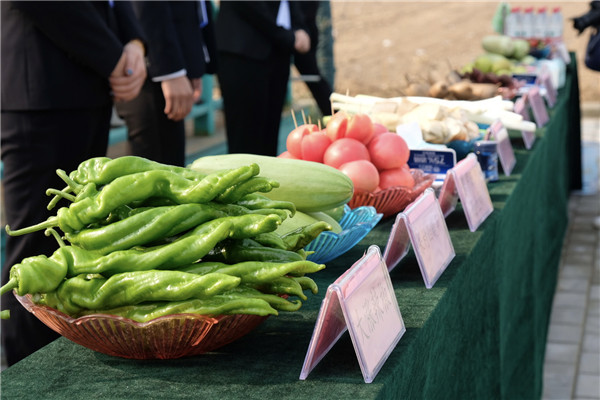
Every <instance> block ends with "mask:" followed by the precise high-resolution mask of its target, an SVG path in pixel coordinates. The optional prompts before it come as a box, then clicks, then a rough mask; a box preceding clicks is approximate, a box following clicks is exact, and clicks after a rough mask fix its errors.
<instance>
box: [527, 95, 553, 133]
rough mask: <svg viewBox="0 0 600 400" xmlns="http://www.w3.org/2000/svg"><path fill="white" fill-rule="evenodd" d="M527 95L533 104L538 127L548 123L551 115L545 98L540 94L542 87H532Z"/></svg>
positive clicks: (532, 107) (532, 108)
mask: <svg viewBox="0 0 600 400" xmlns="http://www.w3.org/2000/svg"><path fill="white" fill-rule="evenodd" d="M527 95H528V96H527V99H528V100H529V104H530V105H531V110H532V111H533V117H534V118H535V123H536V124H537V126H538V127H542V126H544V125H546V124H547V123H548V121H549V119H550V117H549V116H548V110H546V104H544V99H543V98H542V95H541V94H540V88H539V87H538V86H534V87H532V88H531V89H530V90H529V92H527Z"/></svg>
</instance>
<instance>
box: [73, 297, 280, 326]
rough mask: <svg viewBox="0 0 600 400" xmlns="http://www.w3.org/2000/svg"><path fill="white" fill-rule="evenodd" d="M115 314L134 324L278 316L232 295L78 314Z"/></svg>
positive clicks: (266, 306)
mask: <svg viewBox="0 0 600 400" xmlns="http://www.w3.org/2000/svg"><path fill="white" fill-rule="evenodd" d="M92 314H109V315H118V316H121V317H124V318H128V319H131V320H133V321H137V322H148V321H151V320H153V319H156V318H158V317H163V316H165V315H173V314H199V315H206V316H217V315H222V314H252V315H260V316H267V315H277V314H278V313H277V310H275V309H274V308H273V307H271V305H270V304H269V303H268V302H267V301H265V300H263V299H260V298H249V297H246V296H239V297H237V298H236V297H233V296H231V295H227V296H221V295H215V296H212V297H211V298H208V299H191V300H184V301H173V302H152V303H142V304H136V305H131V306H123V307H118V308H112V309H102V310H83V311H82V312H81V313H79V315H92Z"/></svg>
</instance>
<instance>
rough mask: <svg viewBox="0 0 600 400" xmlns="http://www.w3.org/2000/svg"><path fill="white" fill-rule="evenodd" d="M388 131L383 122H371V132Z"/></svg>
mask: <svg viewBox="0 0 600 400" xmlns="http://www.w3.org/2000/svg"><path fill="white" fill-rule="evenodd" d="M383 132H389V130H388V128H386V126H385V125H384V124H380V123H379V122H373V134H378V133H383Z"/></svg>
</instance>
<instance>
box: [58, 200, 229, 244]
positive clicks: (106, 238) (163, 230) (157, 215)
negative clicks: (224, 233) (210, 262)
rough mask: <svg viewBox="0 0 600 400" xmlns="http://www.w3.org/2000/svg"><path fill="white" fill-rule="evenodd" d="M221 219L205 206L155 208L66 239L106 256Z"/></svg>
mask: <svg viewBox="0 0 600 400" xmlns="http://www.w3.org/2000/svg"><path fill="white" fill-rule="evenodd" d="M224 216H226V214H225V213H224V212H222V211H218V210H216V209H215V208H214V207H212V206H211V205H208V204H181V205H177V206H166V207H155V208H148V209H144V210H142V211H141V212H139V213H134V214H133V215H131V216H129V217H127V218H125V219H122V220H120V221H117V222H114V223H112V224H109V225H106V226H102V227H99V228H94V229H84V230H81V231H78V232H74V233H66V234H65V238H66V239H67V240H68V241H69V242H71V243H72V244H74V245H77V246H78V247H82V248H84V249H87V250H95V251H98V252H100V253H102V254H107V253H110V252H113V251H116V250H125V249H129V248H132V247H134V246H141V245H145V244H148V243H153V242H155V241H157V240H159V239H163V238H168V237H171V236H174V235H177V234H179V233H182V232H185V231H187V230H189V229H192V228H195V227H197V226H198V225H200V224H202V223H204V222H207V221H209V220H212V219H216V218H220V217H224Z"/></svg>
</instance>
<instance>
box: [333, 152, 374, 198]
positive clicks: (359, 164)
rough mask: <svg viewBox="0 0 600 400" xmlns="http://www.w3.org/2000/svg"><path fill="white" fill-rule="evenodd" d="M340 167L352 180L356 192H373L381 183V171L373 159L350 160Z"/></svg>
mask: <svg viewBox="0 0 600 400" xmlns="http://www.w3.org/2000/svg"><path fill="white" fill-rule="evenodd" d="M338 169H339V170H340V171H342V172H343V173H344V174H346V175H348V177H349V178H350V179H351V180H352V183H353V184H354V191H355V192H357V191H366V192H373V191H375V189H377V185H379V172H378V171H377V168H375V166H374V165H373V163H372V162H371V161H367V160H356V161H350V162H347V163H344V164H342V165H340V167H339V168H338Z"/></svg>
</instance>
